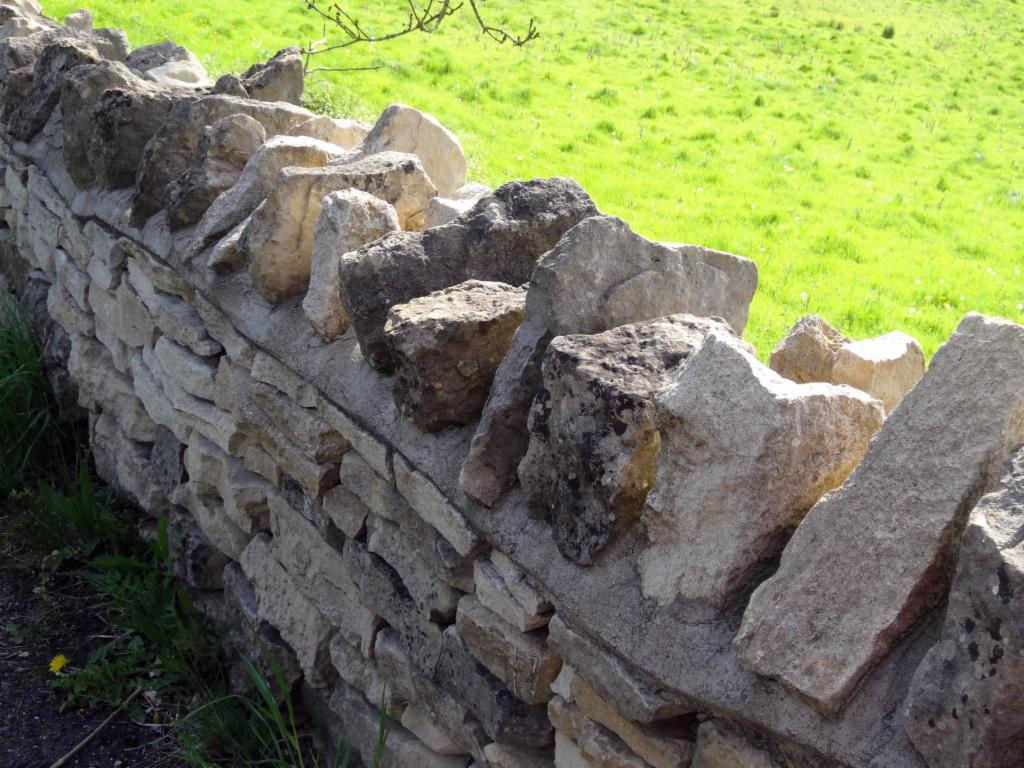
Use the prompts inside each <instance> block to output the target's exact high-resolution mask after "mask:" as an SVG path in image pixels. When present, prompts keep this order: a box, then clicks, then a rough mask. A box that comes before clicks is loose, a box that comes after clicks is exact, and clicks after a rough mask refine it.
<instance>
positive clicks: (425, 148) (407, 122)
mask: <svg viewBox="0 0 1024 768" xmlns="http://www.w3.org/2000/svg"><path fill="white" fill-rule="evenodd" d="M360 149H361V151H362V154H363V155H370V154H375V153H378V152H408V153H410V154H413V155H416V156H417V157H418V158H419V159H420V162H421V163H423V169H424V170H425V171H426V172H427V175H428V176H429V177H430V180H431V181H433V182H434V186H435V187H436V188H437V191H438V193H439V194H440V195H441V196H442V197H453V196H454V195H455V192H456V191H457V190H458V189H459V188H460V187H462V185H463V184H465V183H466V156H465V155H464V154H463V153H462V145H461V144H460V143H459V139H458V137H457V136H455V134H453V133H452V132H451V131H449V130H448V129H447V128H445V127H444V126H443V125H441V123H439V122H438V121H437V119H436V118H434V117H432V116H431V115H428V114H426V113H424V112H420V111H419V110H418V109H413V108H412V107H407V106H405V105H404V104H392V105H391V106H390V107H388V108H387V109H385V110H384V112H383V113H382V114H381V116H380V118H378V120H377V124H376V125H374V126H373V129H372V130H371V131H370V133H369V135H368V136H367V137H366V138H365V139H364V140H363V143H362V146H361V147H360ZM420 210H423V209H420Z"/></svg>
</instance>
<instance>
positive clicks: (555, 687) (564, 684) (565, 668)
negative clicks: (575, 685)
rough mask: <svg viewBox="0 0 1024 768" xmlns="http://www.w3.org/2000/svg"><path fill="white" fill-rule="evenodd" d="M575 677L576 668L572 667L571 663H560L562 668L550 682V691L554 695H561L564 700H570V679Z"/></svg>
mask: <svg viewBox="0 0 1024 768" xmlns="http://www.w3.org/2000/svg"><path fill="white" fill-rule="evenodd" d="M575 677H576V670H574V669H573V668H572V665H571V664H565V663H563V664H562V668H561V669H560V670H559V672H558V677H556V678H555V679H554V680H553V681H552V683H551V692H552V693H553V694H555V695H556V696H561V697H562V698H563V699H564V700H565V701H567V702H570V703H571V702H572V681H573V678H575Z"/></svg>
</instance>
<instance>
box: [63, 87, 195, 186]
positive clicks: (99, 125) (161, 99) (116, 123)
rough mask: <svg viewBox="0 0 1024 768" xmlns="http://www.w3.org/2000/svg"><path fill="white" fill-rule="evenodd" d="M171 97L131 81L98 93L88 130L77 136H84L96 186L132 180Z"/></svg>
mask: <svg viewBox="0 0 1024 768" xmlns="http://www.w3.org/2000/svg"><path fill="white" fill-rule="evenodd" d="M174 101H175V96H174V94H173V93H172V92H170V91H164V90H161V89H159V88H157V87H156V86H151V85H149V84H146V83H136V82H134V81H133V82H131V83H129V84H127V85H126V86H124V87H121V88H111V89H109V90H106V91H104V92H103V93H102V95H101V96H100V97H99V99H98V100H97V102H96V105H95V107H94V108H93V111H92V115H91V120H92V131H91V132H90V133H89V134H88V136H87V137H79V138H87V139H88V142H89V144H88V146H89V163H90V165H91V166H92V172H93V177H94V178H95V179H96V181H97V182H99V184H100V186H102V187H103V188H104V189H120V188H122V187H130V186H132V185H133V184H134V183H135V172H136V169H137V168H138V167H139V164H140V163H141V162H142V158H143V156H144V155H145V148H146V146H147V144H148V143H149V141H150V139H152V138H153V137H154V136H155V135H156V133H157V132H158V131H159V130H160V128H161V126H162V125H163V124H164V121H165V120H166V119H167V115H168V113H169V112H170V109H171V106H172V104H174ZM191 160H192V158H191V156H190V157H189V162H191ZM186 168H187V165H186ZM186 168H182V172H184V171H185V169H186ZM179 175H180V174H179ZM168 181H170V179H168Z"/></svg>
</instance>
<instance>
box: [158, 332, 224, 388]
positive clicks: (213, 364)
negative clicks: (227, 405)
mask: <svg viewBox="0 0 1024 768" xmlns="http://www.w3.org/2000/svg"><path fill="white" fill-rule="evenodd" d="M153 353H154V354H155V355H156V359H157V360H158V361H159V363H160V367H161V369H162V370H163V372H164V373H165V374H166V375H167V376H168V377H169V378H170V379H171V380H173V381H174V382H176V383H177V384H178V385H179V386H180V387H181V388H182V389H184V390H185V391H186V392H189V393H190V394H193V395H195V396H196V397H199V398H202V399H203V400H209V401H210V402H211V403H212V402H213V400H214V397H215V395H214V379H215V377H216V375H217V360H216V358H212V357H200V356H199V355H197V354H195V353H194V352H192V351H191V350H189V349H187V348H186V347H183V346H181V345H180V344H175V343H174V342H173V341H171V340H170V339H169V338H168V337H167V336H161V337H160V338H159V339H157V340H156V344H155V345H154V346H153Z"/></svg>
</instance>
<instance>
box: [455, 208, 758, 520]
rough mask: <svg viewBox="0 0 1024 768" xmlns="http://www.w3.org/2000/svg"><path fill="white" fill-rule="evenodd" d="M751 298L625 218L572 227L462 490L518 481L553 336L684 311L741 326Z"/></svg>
mask: <svg viewBox="0 0 1024 768" xmlns="http://www.w3.org/2000/svg"><path fill="white" fill-rule="evenodd" d="M481 204H482V203H481ZM474 210H475V209H474ZM744 284H746V282H744ZM749 302H750V296H747V295H746V293H745V292H741V291H739V290H738V289H737V287H736V286H735V285H734V284H733V278H732V277H730V275H729V274H728V273H726V272H723V271H722V270H720V269H718V268H717V267H714V266H712V265H710V264H708V263H707V262H703V261H697V260H695V259H693V258H692V257H690V256H687V255H685V254H684V253H683V252H681V251H680V250H678V249H674V248H670V247H668V246H665V245H661V244H659V243H653V242H651V241H649V240H645V239H644V238H642V237H640V236H639V235H637V234H635V233H634V232H633V231H632V230H631V229H630V228H629V226H628V225H627V224H626V223H625V222H624V221H622V220H621V219H616V218H614V217H611V216H593V217H591V218H589V219H587V220H586V221H583V222H582V223H580V224H578V225H576V226H575V227H573V228H572V229H571V230H569V232H567V233H566V234H565V235H564V236H563V237H562V239H561V240H559V241H558V244H557V245H556V246H555V247H554V248H552V249H551V251H549V252H548V253H547V254H546V255H545V256H544V257H543V258H542V259H541V260H540V262H538V264H537V268H536V269H535V270H534V272H533V276H532V278H531V280H530V289H529V291H528V292H527V295H526V316H525V319H524V321H523V325H521V326H520V328H519V330H518V331H517V332H516V336H515V338H514V339H513V341H512V347H511V349H510V350H509V354H508V355H507V356H506V357H505V359H504V361H503V362H502V364H501V367H500V368H499V369H498V372H497V374H496V375H495V379H494V385H493V386H492V388H491V395H490V397H489V398H488V400H487V405H486V406H485V408H484V413H483V417H482V418H481V420H480V423H479V425H478V426H477V430H476V434H475V435H474V437H473V442H472V445H471V446H470V452H469V456H468V458H467V459H466V461H465V463H464V464H463V466H462V474H461V476H460V485H461V487H462V490H463V491H465V492H466V493H467V494H469V495H470V496H472V497H473V498H475V499H477V500H479V501H480V502H482V503H484V504H485V505H487V506H491V505H493V504H494V502H495V501H497V499H498V498H499V497H500V496H501V494H503V493H504V492H506V491H507V490H509V489H510V488H511V487H512V485H513V484H514V482H515V477H516V475H515V472H516V466H517V465H518V463H519V461H520V460H521V459H522V457H523V455H524V454H525V453H526V450H527V446H528V434H529V433H528V431H527V416H528V413H529V409H530V405H531V404H532V402H533V399H534V396H535V395H536V394H537V393H538V391H539V390H540V381H541V373H540V368H541V360H542V359H543V355H544V351H545V349H546V348H547V345H548V342H549V341H550V339H551V338H552V337H554V336H562V335H566V334H577V333H583V334H595V333H601V332H602V331H606V330H609V329H611V328H616V327H618V326H620V325H626V324H628V323H636V322H641V321H644V320H650V319H653V318H657V317H665V316H667V315H672V314H678V313H688V314H692V315H697V316H701V317H721V318H724V319H725V320H726V321H727V322H729V323H730V325H731V326H732V328H733V329H734V330H736V331H737V332H740V331H742V322H741V320H742V319H743V318H744V317H745V316H746V312H747V306H748V305H749Z"/></svg>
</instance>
